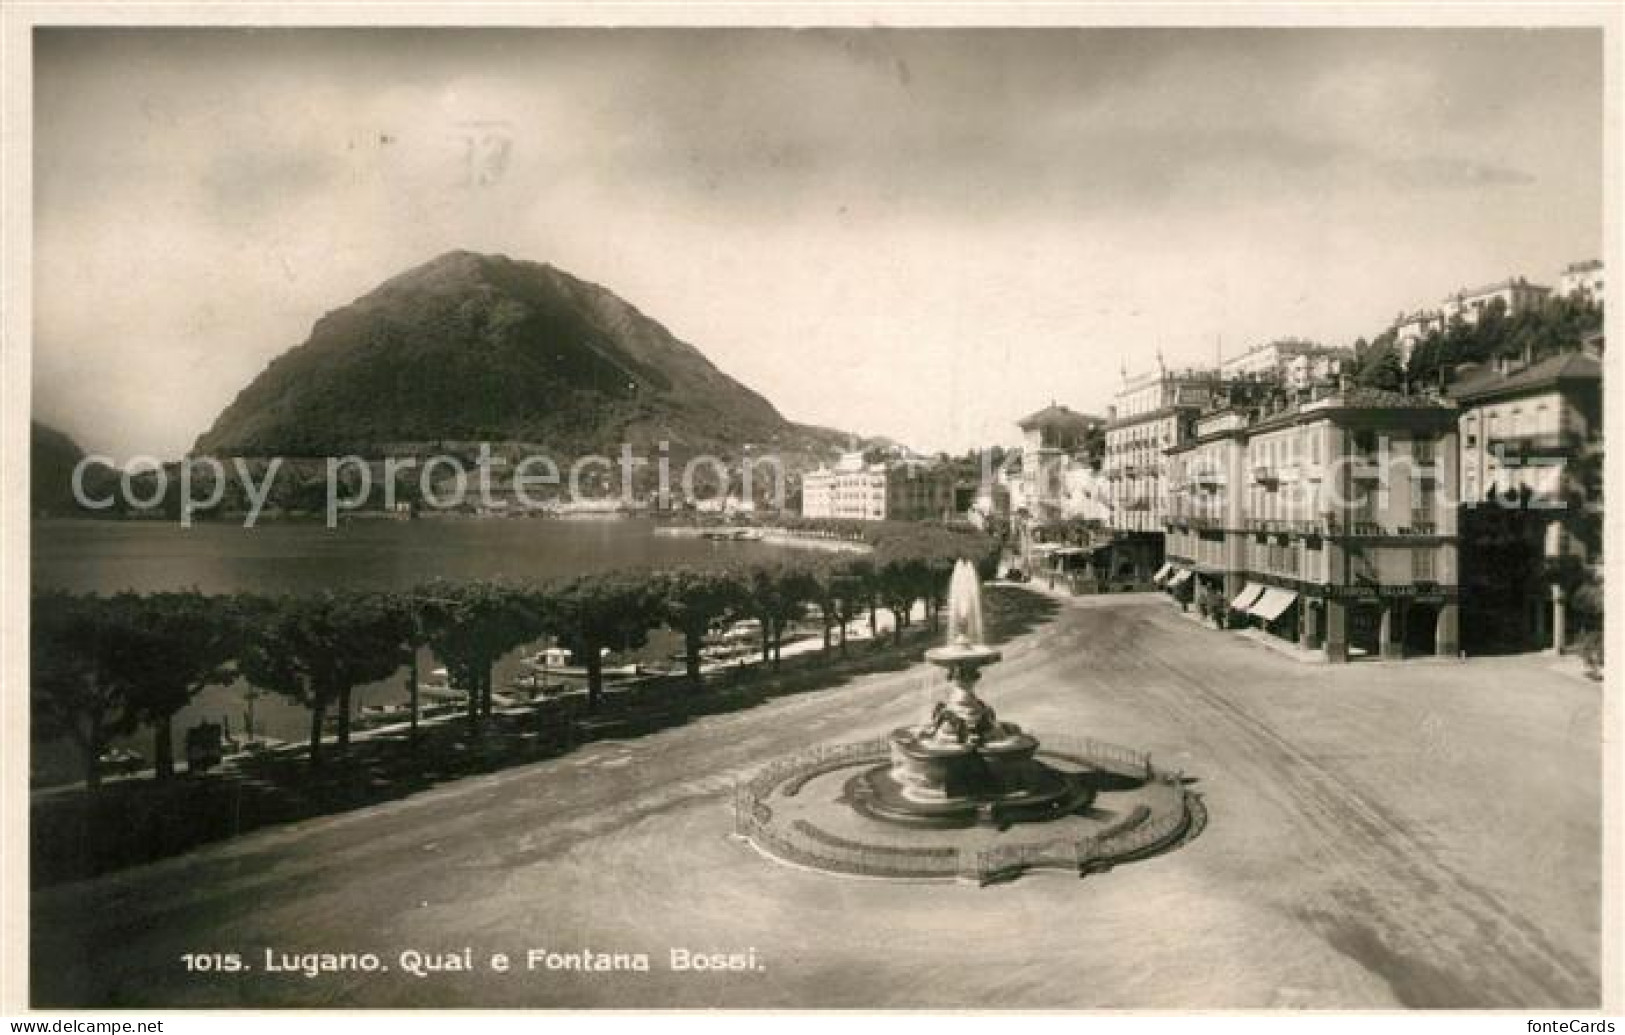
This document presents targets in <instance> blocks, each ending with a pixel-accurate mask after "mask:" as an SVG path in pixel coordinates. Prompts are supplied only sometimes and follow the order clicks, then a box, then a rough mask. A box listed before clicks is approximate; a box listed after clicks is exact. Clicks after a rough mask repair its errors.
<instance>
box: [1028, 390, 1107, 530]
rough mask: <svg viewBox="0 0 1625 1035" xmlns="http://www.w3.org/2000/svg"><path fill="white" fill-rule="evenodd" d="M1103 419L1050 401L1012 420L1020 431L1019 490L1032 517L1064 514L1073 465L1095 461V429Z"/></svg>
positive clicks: (1054, 517) (1049, 518)
mask: <svg viewBox="0 0 1625 1035" xmlns="http://www.w3.org/2000/svg"><path fill="white" fill-rule="evenodd" d="M1105 425H1106V422H1105V421H1104V420H1103V419H1101V418H1100V417H1092V416H1089V415H1087V414H1082V413H1077V412H1076V411H1074V410H1071V409H1068V408H1067V407H1065V406H1060V405H1057V404H1056V403H1053V402H1052V403H1050V405H1048V406H1046V407H1044V408H1043V409H1042V410H1039V411H1038V412H1037V413H1034V414H1031V415H1029V416H1027V417H1023V418H1022V419H1021V420H1019V421H1017V422H1016V426H1017V427H1019V428H1020V429H1021V431H1022V436H1023V441H1022V447H1021V481H1022V486H1021V492H1020V497H1021V499H1022V504H1023V506H1025V507H1026V509H1027V511H1028V514H1029V516H1030V517H1031V518H1032V519H1033V520H1036V521H1053V520H1057V519H1059V518H1061V517H1065V516H1067V515H1066V514H1065V511H1066V510H1067V504H1068V498H1069V495H1070V492H1071V487H1070V486H1069V484H1068V474H1069V472H1070V471H1071V470H1072V469H1073V468H1074V467H1080V466H1081V467H1084V468H1088V467H1090V466H1091V465H1098V463H1099V459H1100V458H1099V456H1098V446H1097V445H1096V444H1097V443H1098V441H1099V432H1100V430H1101V429H1102V428H1103V427H1105Z"/></svg>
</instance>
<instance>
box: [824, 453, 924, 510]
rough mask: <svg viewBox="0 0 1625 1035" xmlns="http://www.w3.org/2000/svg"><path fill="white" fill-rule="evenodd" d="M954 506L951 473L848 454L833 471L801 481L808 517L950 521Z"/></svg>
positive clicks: (907, 462) (903, 462) (898, 461)
mask: <svg viewBox="0 0 1625 1035" xmlns="http://www.w3.org/2000/svg"><path fill="white" fill-rule="evenodd" d="M953 506H954V480H953V474H952V472H951V471H949V470H946V469H942V468H938V467H934V466H932V465H929V464H926V463H923V462H919V461H910V460H877V461H870V460H868V459H867V458H865V456H864V454H862V453H846V454H843V455H842V456H841V458H840V459H839V460H838V461H837V462H836V464H835V466H834V467H833V468H831V467H820V468H819V469H818V470H816V471H809V472H808V473H807V474H805V475H803V476H802V479H801V513H802V516H804V517H814V518H840V519H846V520H854V521H924V520H931V519H940V518H943V517H945V516H948V515H950V514H951V513H952V512H953Z"/></svg>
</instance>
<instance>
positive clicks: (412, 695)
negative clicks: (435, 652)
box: [406, 644, 419, 747]
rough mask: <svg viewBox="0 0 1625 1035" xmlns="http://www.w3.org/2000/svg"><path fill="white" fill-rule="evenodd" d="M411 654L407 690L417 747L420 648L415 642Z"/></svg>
mask: <svg viewBox="0 0 1625 1035" xmlns="http://www.w3.org/2000/svg"><path fill="white" fill-rule="evenodd" d="M411 654H412V659H411V660H410V661H408V662H407V666H406V678H407V679H408V680H410V682H409V683H407V687H406V692H407V696H408V698H409V699H410V700H411V702H412V733H411V743H412V745H413V746H414V747H415V746H417V742H418V711H419V707H418V649H417V646H416V645H415V644H414V645H413V646H412V648H411Z"/></svg>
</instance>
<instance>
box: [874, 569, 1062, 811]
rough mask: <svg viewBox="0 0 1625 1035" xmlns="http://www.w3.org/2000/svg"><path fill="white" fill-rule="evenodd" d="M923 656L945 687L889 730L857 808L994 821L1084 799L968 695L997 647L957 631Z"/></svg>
mask: <svg viewBox="0 0 1625 1035" xmlns="http://www.w3.org/2000/svg"><path fill="white" fill-rule="evenodd" d="M972 577H973V578H974V575H973V576H972ZM950 628H952V623H951V624H950ZM925 656H926V660H927V661H930V662H931V663H932V664H934V665H938V666H940V667H942V668H945V669H947V671H948V677H949V680H950V682H951V685H952V691H951V692H950V694H949V697H948V699H947V700H946V701H944V702H942V703H940V704H938V705H937V706H936V707H935V708H933V709H932V712H931V717H930V719H929V720H928V721H927V722H926V723H925V724H924V725H922V726H919V727H904V728H901V729H897V730H893V731H892V733H891V736H890V738H889V740H890V742H891V763H890V765H887V766H881V767H878V768H876V769H873V770H871V771H870V772H869V773H868V774H866V777H865V781H864V782H865V787H866V789H867V793H866V794H865V795H864V796H863V800H862V802H861V803H860V804H861V807H862V808H863V809H864V811H865V812H867V813H869V814H870V815H872V816H874V817H876V818H878V819H885V820H891V821H893V822H900V823H910V824H919V825H930V826H965V825H969V824H972V823H978V822H981V823H992V824H996V825H1001V826H1002V825H1004V824H1006V823H1010V822H1015V821H1020V820H1033V819H1049V818H1054V817H1056V816H1064V815H1067V814H1069V813H1071V812H1073V811H1076V810H1077V809H1079V808H1081V807H1082V806H1083V805H1084V804H1086V803H1087V801H1088V800H1089V798H1090V797H1091V794H1090V792H1089V791H1088V790H1087V789H1086V788H1085V787H1084V786H1083V785H1082V784H1081V783H1080V782H1079V781H1078V780H1076V779H1075V778H1074V777H1072V776H1071V775H1070V774H1067V773H1062V772H1058V771H1056V770H1054V769H1051V768H1050V767H1048V766H1046V765H1044V764H1043V763H1042V762H1040V761H1038V759H1037V758H1036V755H1037V753H1038V741H1037V740H1036V739H1035V738H1033V737H1031V736H1029V735H1028V734H1026V733H1023V732H1022V731H1021V728H1020V727H1019V726H1016V725H1015V724H1014V723H1008V722H1000V721H999V720H998V717H997V716H996V715H995V714H994V712H993V709H992V708H990V707H989V706H988V705H987V703H986V702H984V701H983V700H982V699H981V698H979V697H977V696H976V693H975V689H974V688H975V685H976V682H977V681H978V680H979V679H980V678H981V668H982V666H984V665H987V664H990V663H992V662H994V661H997V660H999V658H1000V654H999V652H998V651H996V650H993V649H992V648H990V647H986V646H983V645H981V644H978V643H972V642H971V641H970V639H969V637H968V636H967V635H965V633H964V632H963V631H962V632H960V633H959V634H958V635H957V636H956V637H955V639H954V640H953V642H951V643H949V644H948V645H947V646H945V647H937V648H933V649H932V650H928V651H926V654H925Z"/></svg>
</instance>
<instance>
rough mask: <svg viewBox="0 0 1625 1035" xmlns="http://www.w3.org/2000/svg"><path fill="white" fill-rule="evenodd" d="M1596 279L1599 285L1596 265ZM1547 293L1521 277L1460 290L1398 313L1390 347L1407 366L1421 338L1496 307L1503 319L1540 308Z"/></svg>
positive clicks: (1476, 320) (1547, 288) (1550, 290)
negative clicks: (1433, 305)
mask: <svg viewBox="0 0 1625 1035" xmlns="http://www.w3.org/2000/svg"><path fill="white" fill-rule="evenodd" d="M1597 277H1598V281H1599V283H1600V281H1601V277H1602V271H1601V265H1600V264H1599V266H1598V271H1597ZM1551 293H1552V289H1551V288H1549V287H1543V286H1541V285H1539V284H1531V283H1529V281H1528V280H1526V279H1524V278H1523V277H1511V278H1508V279H1507V280H1502V281H1497V282H1496V283H1494V284H1486V285H1484V286H1483V287H1478V288H1472V289H1468V288H1463V289H1462V290H1460V291H1457V292H1456V293H1455V294H1453V295H1450V296H1449V297H1447V298H1446V299H1445V300H1444V301H1443V302H1441V303H1439V307H1438V308H1437V309H1418V310H1416V311H1415V312H1409V313H1401V314H1400V315H1399V316H1398V317H1397V318H1396V319H1395V320H1394V324H1393V331H1394V344H1396V345H1397V346H1398V347H1399V359H1400V362H1401V363H1409V362H1410V361H1411V353H1412V352H1413V351H1415V349H1416V346H1417V344H1418V343H1419V342H1421V340H1422V339H1423V338H1426V337H1427V336H1428V335H1429V334H1432V333H1434V332H1436V331H1438V332H1442V331H1444V330H1445V329H1447V328H1448V327H1449V326H1450V324H1451V322H1452V321H1454V320H1460V321H1461V322H1463V323H1467V324H1475V323H1477V322H1478V320H1479V318H1480V317H1481V316H1483V315H1484V313H1485V312H1487V311H1488V310H1489V309H1490V308H1491V307H1493V306H1496V305H1500V306H1501V307H1502V309H1503V311H1504V312H1505V314H1506V315H1507V316H1515V315H1517V314H1518V313H1521V312H1523V311H1524V310H1526V309H1534V308H1537V307H1538V306H1540V305H1542V304H1543V303H1544V302H1545V301H1546V299H1547V297H1548V296H1550V295H1551Z"/></svg>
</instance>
